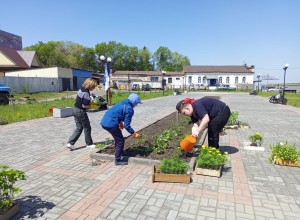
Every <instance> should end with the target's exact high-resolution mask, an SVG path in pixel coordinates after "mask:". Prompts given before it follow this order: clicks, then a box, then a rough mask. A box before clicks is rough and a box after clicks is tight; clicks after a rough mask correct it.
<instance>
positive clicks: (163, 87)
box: [162, 71, 166, 95]
mask: <svg viewBox="0 0 300 220" xmlns="http://www.w3.org/2000/svg"><path fill="white" fill-rule="evenodd" d="M165 75H166V71H162V89H163V95H165V85H166V80H165Z"/></svg>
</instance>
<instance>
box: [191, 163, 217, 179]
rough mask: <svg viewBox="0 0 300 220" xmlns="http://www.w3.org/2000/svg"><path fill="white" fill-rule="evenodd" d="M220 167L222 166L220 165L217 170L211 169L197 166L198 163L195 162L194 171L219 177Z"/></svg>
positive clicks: (198, 173)
mask: <svg viewBox="0 0 300 220" xmlns="http://www.w3.org/2000/svg"><path fill="white" fill-rule="evenodd" d="M222 167H223V166H220V167H219V169H218V170H213V169H208V168H202V167H198V163H197V164H196V168H195V173H196V174H197V175H204V176H213V177H221V174H222Z"/></svg>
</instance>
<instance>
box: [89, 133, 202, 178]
mask: <svg viewBox="0 0 300 220" xmlns="http://www.w3.org/2000/svg"><path fill="white" fill-rule="evenodd" d="M206 136H207V128H206V129H205V130H204V131H203V132H202V135H201V137H200V138H199V141H198V142H197V144H196V145H195V147H194V150H193V155H194V156H193V157H191V160H190V162H189V168H190V171H191V172H192V171H193V170H194V167H195V163H196V156H195V155H196V154H197V152H199V149H200V148H201V146H202V145H203V144H204V142H205V139H206ZM90 158H91V160H92V164H93V165H97V164H101V163H102V162H105V161H114V160H115V155H111V154H103V153H96V152H94V153H91V154H90ZM123 159H124V160H126V161H128V163H133V164H144V165H159V164H160V160H152V159H144V158H137V157H125V156H124V157H123Z"/></svg>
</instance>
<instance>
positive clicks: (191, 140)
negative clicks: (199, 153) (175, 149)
mask: <svg viewBox="0 0 300 220" xmlns="http://www.w3.org/2000/svg"><path fill="white" fill-rule="evenodd" d="M195 143H196V138H195V137H194V136H192V135H188V136H186V137H185V138H184V139H183V140H182V141H181V142H180V147H181V148H182V150H184V151H185V152H189V151H191V150H192V149H193V148H194V146H195Z"/></svg>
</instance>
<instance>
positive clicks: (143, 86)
mask: <svg viewBox="0 0 300 220" xmlns="http://www.w3.org/2000/svg"><path fill="white" fill-rule="evenodd" d="M150 89H151V86H150V85H149V84H145V85H142V91H150Z"/></svg>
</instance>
